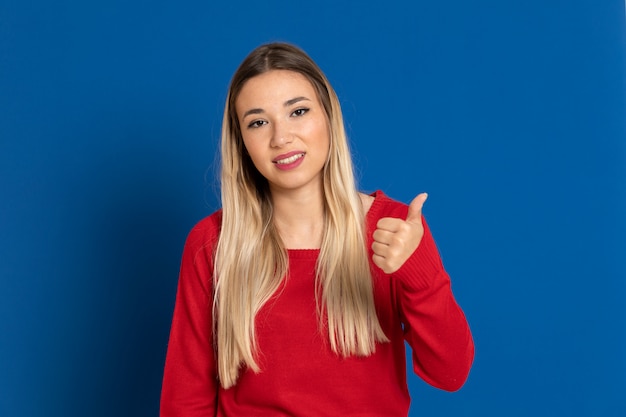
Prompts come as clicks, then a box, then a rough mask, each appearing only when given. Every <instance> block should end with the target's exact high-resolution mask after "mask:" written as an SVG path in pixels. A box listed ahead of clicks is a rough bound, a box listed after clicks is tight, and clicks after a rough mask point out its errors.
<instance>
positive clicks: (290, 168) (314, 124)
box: [235, 70, 330, 193]
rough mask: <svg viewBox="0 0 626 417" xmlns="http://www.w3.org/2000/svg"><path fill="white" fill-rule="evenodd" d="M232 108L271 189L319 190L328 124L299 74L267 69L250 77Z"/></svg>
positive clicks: (256, 164) (254, 160)
mask: <svg viewBox="0 0 626 417" xmlns="http://www.w3.org/2000/svg"><path fill="white" fill-rule="evenodd" d="M235 109H236V112H237V117H238V119H239V125H240V126H241V134H242V136H243V142H244V145H245V147H246V149H247V151H248V154H249V155H250V158H251V159H252V162H253V163H254V166H255V167H256V168H257V169H258V170H259V172H260V173H261V175H263V176H264V177H265V178H266V179H267V181H268V182H269V185H270V190H271V191H272V193H274V192H285V191H306V190H310V191H313V192H314V191H317V192H319V190H320V189H321V186H322V169H323V168H324V165H325V163H326V160H327V159H328V152H329V147H330V137H329V128H328V122H327V120H326V115H325V112H324V108H323V106H322V104H321V103H320V101H319V99H318V97H317V94H316V92H315V89H314V88H313V86H312V85H311V83H310V82H309V81H308V80H307V79H306V78H305V77H304V76H303V75H302V74H300V73H297V72H293V71H286V70H271V71H268V72H266V73H263V74H260V75H257V76H255V77H253V78H251V79H249V80H248V81H246V83H245V84H244V86H243V88H242V89H241V92H240V93H239V96H238V97H237V99H236V101H235Z"/></svg>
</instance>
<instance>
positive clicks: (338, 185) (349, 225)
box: [213, 43, 388, 388]
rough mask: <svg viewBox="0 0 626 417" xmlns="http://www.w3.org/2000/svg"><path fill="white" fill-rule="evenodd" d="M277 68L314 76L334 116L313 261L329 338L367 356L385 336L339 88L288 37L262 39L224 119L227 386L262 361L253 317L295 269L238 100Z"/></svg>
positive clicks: (218, 287)
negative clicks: (246, 140)
mask: <svg viewBox="0 0 626 417" xmlns="http://www.w3.org/2000/svg"><path fill="white" fill-rule="evenodd" d="M274 69H281V70H289V71H295V72H298V73H300V74H302V75H304V76H305V77H306V78H307V79H308V80H309V81H310V82H311V84H312V85H313V87H314V89H315V91H316V93H317V95H318V99H319V100H320V102H321V103H322V105H323V107H324V110H325V113H326V117H327V120H328V125H329V134H330V151H329V157H328V161H327V163H326V165H325V167H324V171H323V184H324V218H325V219H324V232H323V238H322V244H321V248H320V254H319V257H318V261H317V266H316V268H317V271H316V276H317V294H316V297H317V300H318V316H319V318H320V329H323V328H324V325H327V328H328V337H329V341H330V346H331V348H332V350H333V351H334V352H335V353H337V354H339V355H342V356H350V355H359V356H367V355H370V354H372V353H373V352H374V351H375V344H376V342H385V341H388V339H387V337H386V336H385V334H384V333H383V331H382V328H381V326H380V323H379V321H378V317H377V316H376V310H375V306H374V296H373V288H372V276H371V271H370V269H369V262H368V254H367V248H366V244H365V232H364V229H365V224H364V223H365V222H364V213H363V207H362V203H361V200H360V198H359V195H358V192H357V190H356V185H355V180H354V174H353V168H352V161H351V158H350V151H349V148H348V141H347V138H346V134H345V130H344V124H343V117H342V115H341V107H340V104H339V100H338V98H337V95H336V94H335V92H334V90H333V89H332V87H331V86H330V83H329V82H328V80H327V79H326V77H325V76H324V74H323V73H322V71H321V70H320V69H319V67H318V66H317V65H316V64H315V63H314V62H313V60H311V58H309V56H308V55H306V53H305V52H303V51H302V50H300V49H299V48H297V47H295V46H293V45H289V44H284V43H272V44H267V45H262V46H260V47H258V48H256V49H255V50H254V51H252V52H251V53H250V54H249V55H248V56H247V57H246V59H244V61H243V62H242V63H241V65H240V66H239V68H238V69H237V71H236V72H235V74H234V75H233V78H232V80H231V83H230V88H229V91H228V97H227V99H226V106H225V109H224V119H223V124H222V139H221V158H222V160H221V194H222V195H221V197H222V229H221V233H220V237H219V240H218V244H217V248H216V253H215V271H214V288H215V290H214V291H215V295H214V304H213V326H214V334H215V335H216V337H215V340H216V342H215V348H216V354H217V369H218V377H219V380H220V383H221V385H222V386H223V387H224V388H229V387H232V386H233V385H235V383H236V382H237V378H238V375H239V372H240V368H242V367H244V366H245V367H248V368H249V369H251V370H252V371H254V372H260V371H261V369H260V367H259V365H258V363H257V353H258V351H259V346H257V341H256V336H255V317H256V314H257V313H258V312H259V310H260V309H261V308H262V307H263V305H264V304H265V303H266V302H267V301H268V300H269V298H270V297H271V296H272V295H273V294H274V293H275V292H276V291H277V290H278V289H279V287H280V285H281V283H282V282H283V279H284V277H285V276H286V274H287V270H288V255H287V250H286V249H285V247H284V246H283V243H282V241H281V238H280V236H279V234H278V231H277V230H276V227H275V225H274V223H273V221H272V211H273V207H272V199H271V195H270V191H269V186H268V183H267V180H266V179H265V178H264V177H263V176H262V175H261V174H260V173H259V172H258V171H257V169H256V168H255V167H254V164H253V163H252V160H251V159H250V156H249V155H248V153H247V151H246V149H245V147H244V144H243V139H242V135H241V130H240V126H239V121H238V118H237V114H236V110H235V102H236V100H237V97H238V95H239V93H240V91H241V89H242V87H243V85H244V84H245V82H246V81H247V80H249V79H250V78H252V77H254V76H256V75H259V74H262V73H265V72H267V71H271V70H274ZM324 316H325V318H326V321H327V323H325V321H324Z"/></svg>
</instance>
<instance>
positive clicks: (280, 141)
mask: <svg viewBox="0 0 626 417" xmlns="http://www.w3.org/2000/svg"><path fill="white" fill-rule="evenodd" d="M291 141H292V137H291V134H290V133H289V130H288V129H287V126H285V123H284V122H274V125H273V129H272V139H271V142H270V145H271V146H272V147H274V148H280V147H282V146H285V145H286V144H288V143H290V142H291Z"/></svg>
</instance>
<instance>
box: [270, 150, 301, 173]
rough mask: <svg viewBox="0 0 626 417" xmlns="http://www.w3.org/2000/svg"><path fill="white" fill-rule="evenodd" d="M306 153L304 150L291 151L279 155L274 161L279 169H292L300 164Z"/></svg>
mask: <svg viewBox="0 0 626 417" xmlns="http://www.w3.org/2000/svg"><path fill="white" fill-rule="evenodd" d="M304 155H305V152H302V151H294V152H289V153H286V154H283V155H278V156H277V157H276V158H274V160H273V161H272V162H273V163H274V164H276V167H277V168H279V169H292V168H295V167H296V166H298V165H300V163H301V162H302V158H303V157H304Z"/></svg>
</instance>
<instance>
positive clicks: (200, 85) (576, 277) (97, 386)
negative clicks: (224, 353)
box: [0, 0, 626, 417]
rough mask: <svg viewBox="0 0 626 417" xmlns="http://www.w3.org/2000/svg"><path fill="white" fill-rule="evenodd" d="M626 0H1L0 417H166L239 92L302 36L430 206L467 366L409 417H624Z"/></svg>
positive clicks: (396, 182) (348, 109)
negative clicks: (221, 144)
mask: <svg viewBox="0 0 626 417" xmlns="http://www.w3.org/2000/svg"><path fill="white" fill-rule="evenodd" d="M624 21H625V12H624V2H623V0H570V1H557V0H541V1H539V0H528V1H503V0H475V1H471V2H468V1H461V0H449V1H439V2H435V1H426V0H418V1H387V2H341V1H340V2H334V1H319V2H300V3H298V2H295V3H294V2H279V1H268V2H254V1H247V0H244V1H240V2H226V1H222V2H212V1H209V0H205V1H196V0H189V1H186V0H183V1H178V2H166V1H160V0H157V1H154V0H153V1H148V0H130V1H121V0H110V1H107V2H84V1H78V0H60V1H56V2H46V1H41V0H32V1H22V0H0V317H1V319H0V416H3V417H31V416H63V417H78V416H91V417H98V416H102V417H104V416H107V417H108V416H155V415H157V413H158V402H159V394H160V384H161V376H162V370H163V362H164V357H165V351H166V345H167V338H168V332H169V326H170V320H171V314H172V309H173V305H174V296H175V291H176V282H177V273H178V266H179V262H180V255H181V251H182V247H183V243H184V240H185V237H186V234H187V232H188V231H189V229H190V228H191V227H192V226H193V225H194V224H195V223H196V222H197V221H198V220H200V219H201V218H202V217H204V216H206V215H208V214H209V213H211V212H212V211H213V210H215V209H216V208H218V207H219V199H218V195H219V194H218V184H217V180H216V175H215V172H216V166H215V160H216V149H217V143H218V137H219V130H220V122H221V112H222V108H223V102H224V98H225V93H226V88H227V84H228V82H229V78H230V76H231V75H232V73H233V71H234V70H235V68H236V67H237V65H238V64H239V62H240V61H241V59H243V57H244V56H245V55H246V54H247V53H248V52H249V51H250V50H251V49H252V48H254V47H255V46H257V45H259V44H260V43H264V42H268V41H273V40H283V41H289V42H292V43H295V44H297V45H300V46H301V47H303V48H304V49H305V50H306V51H307V52H309V54H310V55H311V56H312V57H313V58H314V59H315V60H316V61H317V62H318V63H319V64H320V66H321V67H322V69H323V70H324V71H325V72H326V73H327V75H328V77H329V79H330V80H331V83H333V85H334V86H335V88H336V90H337V92H338V94H339V97H340V100H341V101H342V104H343V108H344V112H345V118H346V121H347V128H348V133H349V136H350V140H351V146H352V149H353V151H354V158H355V162H356V165H357V167H358V177H359V183H360V187H361V188H362V189H363V190H366V191H372V190H375V189H382V190H384V191H385V192H386V193H387V194H388V195H390V196H392V197H394V198H396V199H399V200H402V201H405V202H409V201H410V200H411V199H412V198H413V197H414V196H415V195H416V194H417V193H419V192H422V191H428V192H429V194H430V198H429V199H428V202H427V203H426V206H425V208H424V213H425V215H426V216H427V218H428V219H429V223H430V225H431V229H432V231H433V234H434V235H435V238H436V240H437V242H438V245H439V248H440V251H441V253H442V256H443V260H444V264H445V265H446V268H447V269H448V272H449V273H450V275H451V277H452V282H453V290H454V292H455V295H456V297H457V300H458V301H459V303H460V304H461V306H462V307H463V309H464V311H465V313H466V315H467V317H468V320H469V322H470V325H471V327H472V330H473V334H474V339H475V343H476V359H475V363H474V367H473V369H472V372H471V374H470V377H469V380H468V381H467V383H466V385H465V386H464V387H463V388H462V389H461V390H460V391H459V392H457V393H452V394H451V393H445V392H441V391H438V390H436V389H434V388H430V387H429V386H427V385H426V384H425V383H423V382H421V381H420V380H419V379H417V378H416V377H414V376H410V379H409V386H410V390H411V394H412V398H413V401H412V406H411V415H415V416H424V417H426V416H453V415H454V416H481V417H487V416H508V417H514V416H624V415H626V396H625V395H624V393H625V392H626V307H625V303H624V298H625V296H626V285H625V283H624V278H625V277H626V267H625V266H624V258H625V255H626V238H625V236H626V217H625V215H624V213H625V212H626V195H625V192H626V122H625V115H626V93H625V92H626V82H625V79H626V77H625V74H626V41H625V40H626V35H625V26H626V25H625V22H624Z"/></svg>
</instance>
